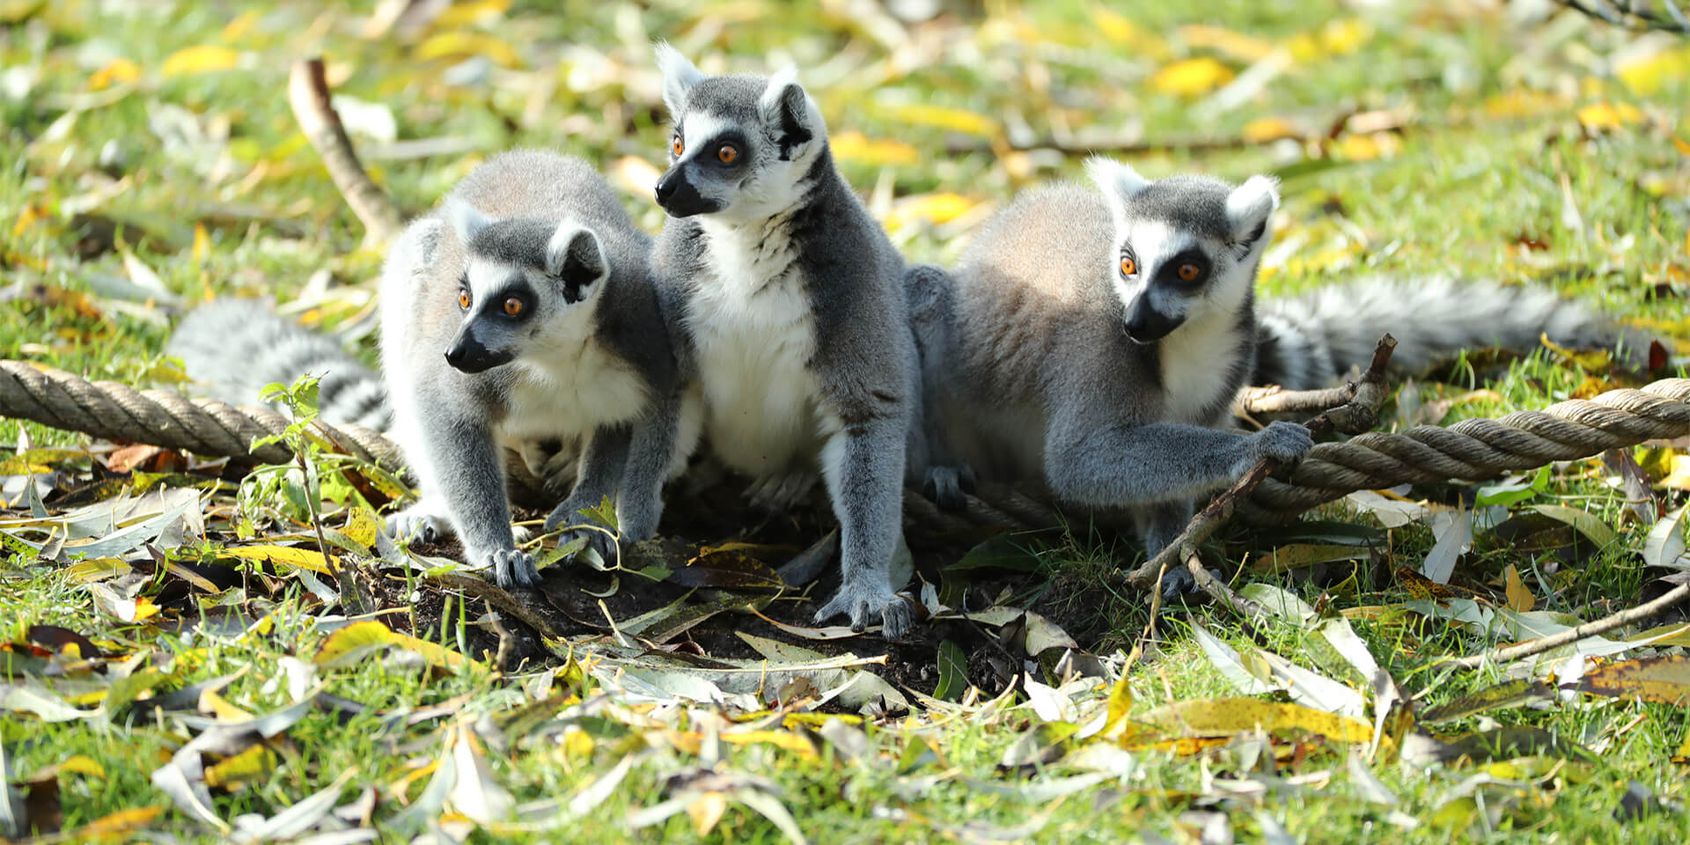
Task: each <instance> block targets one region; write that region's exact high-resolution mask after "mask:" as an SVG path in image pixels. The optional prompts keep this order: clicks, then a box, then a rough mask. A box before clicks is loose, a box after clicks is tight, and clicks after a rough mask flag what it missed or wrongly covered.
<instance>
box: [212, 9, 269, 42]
mask: <svg viewBox="0 0 1690 845" xmlns="http://www.w3.org/2000/svg"><path fill="white" fill-rule="evenodd" d="M259 17H261V16H260V15H259V13H258V10H257V9H248V10H246V11H245V12H242V13H241V14H240V16H239V17H236V18H235V19H234V20H232V21H229V22H228V23H227V24H225V25H224V26H223V31H222V32H220V33H218V35H217V37H218V39H219V40H221V41H224V42H229V41H239V40H240V39H241V38H243V37H245V36H246V34H247V33H249V32H251V31H252V26H253V24H256V23H258V19H259Z"/></svg>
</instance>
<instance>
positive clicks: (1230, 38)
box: [1179, 24, 1274, 62]
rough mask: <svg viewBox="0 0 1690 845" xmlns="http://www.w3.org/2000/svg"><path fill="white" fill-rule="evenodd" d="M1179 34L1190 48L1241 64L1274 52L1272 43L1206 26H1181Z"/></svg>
mask: <svg viewBox="0 0 1690 845" xmlns="http://www.w3.org/2000/svg"><path fill="white" fill-rule="evenodd" d="M1179 34H1180V37H1181V38H1183V39H1185V43H1186V44H1187V45H1189V46H1191V47H1197V48H1201V49H1204V50H1214V51H1215V52H1217V53H1220V54H1222V55H1224V56H1227V57H1229V58H1233V59H1237V60H1238V61H1241V62H1254V61H1257V60H1260V59H1262V58H1263V57H1265V56H1267V54H1269V53H1272V52H1273V50H1274V47H1273V44H1272V43H1270V42H1268V41H1266V40H1263V39H1261V38H1257V37H1255V36H1253V35H1245V34H1244V33H1241V32H1233V31H1232V30H1230V29H1226V28H1224V27H1219V26H1210V25H1208V24H1189V25H1186V26H1182V27H1180V28H1179Z"/></svg>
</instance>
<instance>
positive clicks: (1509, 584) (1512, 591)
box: [1502, 563, 1537, 613]
mask: <svg viewBox="0 0 1690 845" xmlns="http://www.w3.org/2000/svg"><path fill="white" fill-rule="evenodd" d="M1502 581H1503V590H1504V591H1505V592H1507V594H1508V607H1509V608H1510V609H1512V610H1517V611H1519V612H1521V613H1526V612H1528V611H1530V610H1531V609H1532V608H1533V607H1535V606H1536V605H1537V597H1535V596H1533V595H1532V591H1531V590H1529V589H1526V584H1525V582H1524V581H1521V580H1520V570H1519V569H1517V568H1515V566H1514V564H1512V563H1510V564H1508V568H1507V569H1504V570H1503V571H1502Z"/></svg>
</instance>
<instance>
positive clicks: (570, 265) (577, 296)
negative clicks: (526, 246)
mask: <svg viewBox="0 0 1690 845" xmlns="http://www.w3.org/2000/svg"><path fill="white" fill-rule="evenodd" d="M609 266H610V265H609V263H608V262H607V261H606V260H605V257H604V248H603V247H602V246H601V245H600V244H599V236H598V235H596V234H594V233H593V230H591V229H586V228H583V227H582V226H581V225H580V224H577V223H573V222H570V221H568V220H565V221H564V222H562V223H559V224H558V227H557V231H555V232H553V233H552V236H551V238H550V239H549V240H547V241H546V274H547V275H550V276H556V277H557V278H559V279H562V280H563V285H564V297H563V298H564V299H565V300H567V301H569V302H579V301H581V300H582V299H584V298H585V295H584V294H583V292H582V291H583V289H584V288H588V287H591V286H592V285H594V284H596V283H597V282H598V281H599V280H600V279H603V278H604V277H605V276H606V275H607V274H608V273H609Z"/></svg>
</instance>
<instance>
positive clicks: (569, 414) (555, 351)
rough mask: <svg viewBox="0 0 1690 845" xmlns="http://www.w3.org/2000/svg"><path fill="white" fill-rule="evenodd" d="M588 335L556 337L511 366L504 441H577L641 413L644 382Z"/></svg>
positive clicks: (503, 432) (646, 396)
mask: <svg viewBox="0 0 1690 845" xmlns="http://www.w3.org/2000/svg"><path fill="white" fill-rule="evenodd" d="M582 322H583V323H585V322H586V321H582ZM588 331H590V328H589V327H584V329H583V331H582V332H580V333H569V334H566V335H564V336H560V337H557V338H556V339H555V340H554V341H553V342H552V343H550V344H548V348H547V349H546V350H545V352H544V353H543V354H534V355H527V356H524V359H523V360H521V361H518V362H516V363H514V364H512V365H511V366H512V367H515V368H516V376H517V377H516V381H515V383H514V384H513V385H512V386H511V392H510V405H509V412H508V413H507V414H506V415H505V419H504V422H503V424H502V425H501V426H500V428H499V435H500V439H501V440H502V441H504V442H506V443H513V442H517V441H522V440H538V439H546V438H552V437H557V438H563V439H568V438H572V437H578V436H580V435H584V434H587V433H589V432H591V431H592V430H593V429H594V428H597V427H598V426H601V425H608V424H613V423H617V422H623V421H627V420H632V419H635V418H637V417H638V416H640V415H641V413H643V412H644V410H645V407H646V404H647V402H648V400H649V396H648V395H647V394H648V390H647V387H646V384H645V381H644V380H643V379H641V378H640V376H639V373H638V372H636V371H635V370H634V368H633V367H632V366H630V365H629V364H628V363H627V362H626V361H624V360H622V359H621V358H619V357H617V356H616V355H613V354H611V352H610V351H609V350H607V349H605V348H604V346H603V345H601V344H600V343H599V342H598V341H597V340H596V339H594V338H592V337H591V336H589V335H588V334H587V332H588Z"/></svg>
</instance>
